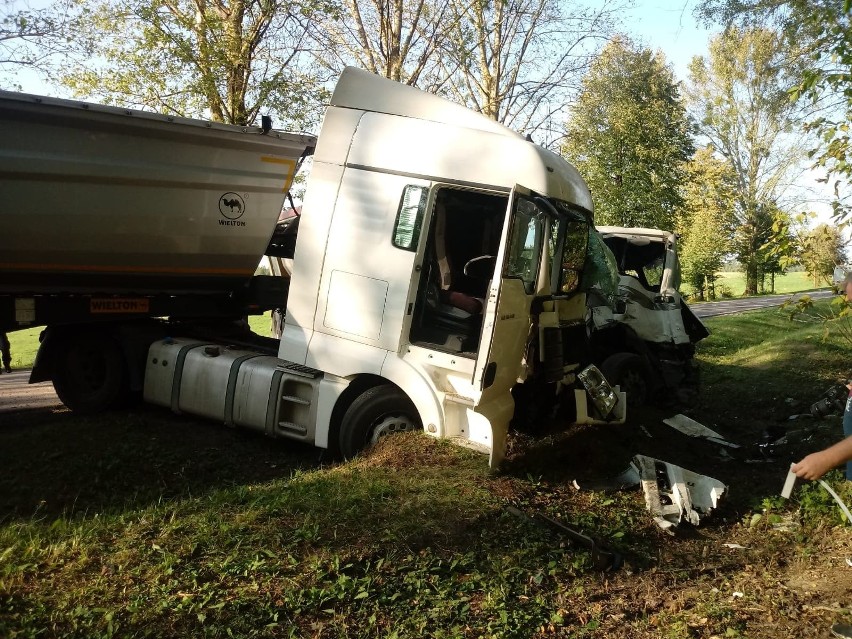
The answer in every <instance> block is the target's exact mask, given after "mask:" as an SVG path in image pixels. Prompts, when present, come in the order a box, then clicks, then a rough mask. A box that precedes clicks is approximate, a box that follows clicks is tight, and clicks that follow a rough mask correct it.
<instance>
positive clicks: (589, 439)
mask: <svg viewBox="0 0 852 639" xmlns="http://www.w3.org/2000/svg"><path fill="white" fill-rule="evenodd" d="M821 308H822V306H819V305H818V308H817V310H820V309H821ZM708 324H709V325H710V328H711V330H712V331H713V334H712V335H711V337H710V338H708V339H707V340H705V341H704V342H702V344H701V345H700V349H699V357H700V360H701V363H702V366H703V375H704V380H705V383H706V386H705V391H704V394H703V397H702V399H701V402H700V404H699V405H698V406H696V407H694V408H693V409H692V410H691V411H690V412H689V414H690V415H691V416H693V417H694V418H696V419H698V420H699V421H701V422H702V423H705V424H707V425H708V426H710V427H712V428H715V429H718V430H720V431H721V432H722V433H723V434H725V435H726V436H728V437H730V438H731V439H733V440H735V441H738V442H741V443H743V444H746V445H749V444H752V443H754V442H756V441H758V439H759V434H760V432H761V431H762V429H764V428H765V427H766V426H767V425H772V424H776V425H777V424H778V423H779V422H781V423H783V421H781V420H786V417H787V415H788V414H789V413H790V412H792V411H794V410H796V408H795V407H794V406H792V405H791V404H790V403H789V402H788V401H787V399H788V398H789V399H792V400H793V402H794V403H798V405H799V406H801V407H805V406H806V405H807V403H808V402H809V401H812V400H813V399H814V397H815V395H816V394H818V393H819V392H821V391H822V389H823V387H824V386H825V385H826V384H827V383H829V382H830V381H832V380H833V378H834V377H835V376H836V375H838V374H846V372H848V371H847V368H846V367H848V363H849V352H850V348H849V345H848V344H845V343H843V342H842V341H841V340H839V339H838V338H837V336H836V334H834V333H829V335H828V337H827V338H826V337H825V335H824V326H823V325H822V324H821V323H820V322H818V321H817V319H816V317H815V316H811V318H810V320H807V321H798V322H790V321H789V320H788V319H787V316H786V315H784V314H783V313H781V312H779V311H778V310H775V309H772V310H767V311H756V312H751V313H747V314H743V315H739V316H730V317H722V318H713V319H711V320H708ZM671 412H672V411H663V412H654V411H649V412H646V413H637V414H636V415H632V416H631V418H630V420H629V423H628V424H627V425H625V426H621V427H618V426H605V427H585V428H573V429H570V430H568V431H567V432H565V433H556V434H550V435H547V436H543V437H530V436H521V435H515V436H514V437H513V438H512V441H511V447H510V456H509V463H508V464H507V465H506V468H505V470H504V472H503V473H501V474H493V473H490V472H489V471H488V469H487V467H486V459H485V457H483V456H481V455H479V454H477V453H474V452H471V451H468V450H465V449H463V448H459V447H456V446H454V445H452V444H451V443H449V442H444V441H436V440H433V439H431V438H428V437H426V436H424V435H414V434H410V435H404V436H399V437H395V438H388V439H386V440H384V441H383V442H382V443H381V444H380V445H379V446H378V447H377V448H375V449H374V450H372V451H370V453H369V454H367V455H365V456H363V457H360V458H358V459H356V460H354V461H353V462H350V463H346V464H331V465H329V464H322V463H319V462H318V461H317V451H316V449H314V448H310V447H303V446H298V445H295V444H293V443H288V442H286V441H275V440H269V439H266V438H263V437H260V436H257V435H255V434H253V433H248V432H244V431H241V430H233V429H228V428H224V427H222V426H220V425H217V424H209V423H205V422H201V421H196V420H193V419H191V418H189V417H188V416H175V415H172V414H170V413H169V412H167V411H165V410H160V409H154V408H137V409H134V410H129V411H125V412H120V413H112V414H107V415H102V416H96V417H81V416H75V415H73V414H71V413H69V412H67V411H58V412H50V411H47V412H38V411H35V412H30V413H17V414H0V467H2V468H3V473H2V474H0V637H10V638H12V637H40V636H47V637H230V636H234V637H254V636H257V637H322V638H327V637H341V638H342V637H364V638H367V637H371V638H372V637H405V638H409V637H410V638H418V639H419V638H420V637H506V638H509V637H512V638H513V637H518V638H521V637H593V636H607V637H609V636H613V637H640V638H644V637H647V638H649V639H650V638H651V637H660V636H664V637H693V636H696V637H697V636H701V637H712V636H721V637H737V636H748V637H774V636H799V635H800V634H805V635H808V636H822V635H820V634H819V633H820V632H822V631H824V630H825V629H826V628H827V627H829V626H830V625H831V623H836V622H838V621H845V622H846V623H849V622H850V621H852V613H850V612H849V610H848V608H836V607H832V605H830V604H827V603H826V601H828V602H834V601H841V602H842V601H846V598H848V589H847V588H848V581H844V579H845V573H844V572H843V571H846V570H848V568H846V567H845V565H842V560H838V557H843V556H846V555H847V554H848V548H849V544H850V543H852V533H850V530H852V529H849V528H843V527H841V526H840V525H838V524H839V523H840V522H839V520H838V518H837V514H836V513H837V509H836V508H834V507H832V505H831V503H830V502H829V501H827V500H826V499H825V498H824V495H822V494H821V493H820V492H819V490H820V489H818V488H816V487H813V486H812V487H808V488H807V489H802V492H801V493H798V494H797V495H798V496H796V498H795V499H794V500H793V501H792V503H787V502H782V501H780V500H778V499H777V492H778V490H779V489H780V486H781V484H782V482H783V478H784V474H785V473H786V467H787V464H788V463H789V461H790V458H796V457H798V456H800V455H802V454H803V453H804V452H807V450H809V449H811V448H809V447H813V446H815V445H817V443H818V441H811V442H807V443H803V444H802V445H801V447H800V448H794V449H791V450H789V451H785V452H784V455H783V457H782V458H780V459H778V460H777V461H776V462H775V463H761V464H744V463H742V462H738V461H736V460H730V459H729V460H728V461H720V459H719V457H718V451H717V449H716V448H715V447H712V446H709V445H707V444H703V443H702V442H700V441H697V440H693V439H689V438H686V437H680V436H679V435H677V433H675V432H674V431H672V430H671V429H669V428H667V427H665V426H664V425H662V424H661V422H660V418H661V417H663V416H668V415H670V414H671ZM825 424H826V425H828V426H830V427H831V429H834V430H831V431H830V432H829V433H828V434H827V435H826V439H830V438H836V437H837V432H835V430H837V431H838V432H839V422H838V421H837V419H836V418H835V420H834V421H826V422H825ZM639 425H642V426H643V427H644V428H645V430H646V431H647V432H648V433H649V434H650V435H652V437H648V436H647V435H645V434H644V433H643V432H642V431H641V430H640V429H639V428H638V426H639ZM639 452H641V453H645V454H654V455H655V456H658V457H661V458H665V459H667V460H669V461H674V462H675V463H680V464H682V465H684V466H686V467H687V468H690V469H694V470H698V471H699V472H706V473H708V474H712V475H713V476H716V477H718V478H720V479H722V480H723V481H725V482H726V483H727V484H728V485H729V486H730V487H731V489H730V493H731V494H730V495H729V496H727V497H726V500H725V501H724V502H723V504H722V505H721V507H720V509H719V510H718V512H716V513H714V514H713V515H712V516H710V517H708V518H707V519H706V522H705V523H703V524H702V527H701V528H699V529H698V530H697V531H691V530H689V529H686V530H684V531H683V534H681V535H679V536H676V537H669V536H667V535H663V534H661V533H660V532H659V531H658V530H657V528H656V526H655V525H654V524H653V522H651V520H650V517H648V515H647V512H646V510H645V505H644V500H643V497H642V494H641V492H639V491H625V492H615V493H604V492H594V491H589V490H579V491H578V490H576V489H575V488H573V486H572V480H573V479H574V478H578V479H579V480H580V485H581V486H583V487H585V486H586V477H587V476H592V475H594V473H595V472H599V471H601V469H604V470H605V473H604V474H606V475H611V474H612V472H611V471H612V469H613V468H615V469H618V467H619V466H620V465H623V463H624V461H625V460H626V459H629V457H630V456H631V455H633V454H636V453H639ZM837 478H838V476H837V473H836V472H835V473H833V474H832V475H831V478H830V479H831V481H832V482H833V483H835V485H837V484H838V482H837ZM840 489H841V494H842V495H843V496H844V497H845V498H846V499H850V498H852V491H850V490H849V489H848V487H841V488H840ZM510 506H511V507H514V508H517V509H519V510H520V511H522V512H523V513H525V514H526V515H527V516H528V517H527V516H520V517H519V516H517V515H516V514H513V512H514V511H512V510H511V509H510V508H509V507H510ZM537 513H540V514H547V515H549V516H551V517H555V518H557V519H559V520H560V521H563V522H567V523H570V524H573V525H574V526H576V527H579V528H581V529H582V530H584V531H585V532H587V533H589V534H592V535H594V536H595V537H596V538H597V539H598V540H599V542H601V543H603V544H605V545H607V546H609V547H610V548H615V549H617V550H618V551H620V552H621V553H623V554H624V556H625V558H626V562H627V567H626V569H624V570H621V571H617V572H613V573H601V572H599V571H598V570H596V569H595V567H594V562H593V557H592V556H591V554H590V553H589V552H588V551H587V550H585V549H583V548H580V547H578V546H576V545H574V544H572V543H571V542H570V541H569V540H568V539H567V538H566V537H564V536H562V535H561V534H560V533H559V532H558V531H557V530H556V529H554V528H551V527H549V526H547V525H543V524H542V523H541V520H539V519H536V518H535V517H534V516H535V515H536V514H537ZM756 514H760V515H761V517H758V518H755V515H756ZM785 519H786V520H792V521H793V523H796V524H801V526H799V527H796V528H794V529H793V532H785V531H783V530H776V529H775V528H773V526H772V524H773V523H774V522H778V521H784V520H785ZM731 542H735V543H739V544H741V545H743V546H746V549H743V550H731V549H729V548H726V547H724V546H723V544H724V543H731ZM838 561H839V564H840V565H838ZM806 573H807V574H811V573H813V574H819V579H818V580H817V581H818V584H817V585H811V584H810V583H809V584H808V586H807V588H806V589H799V590H797V589H795V588H794V587H793V586H792V585H790V580H791V579H793V578H795V577H797V576H799V575H802V574H806ZM841 573H842V574H841ZM832 584H834V585H835V586H836V588H837V592H836V593H835V594H826V592H825V591H824V590H823V591H820V588H826V587H829V586H831V585H832ZM734 592H740V593H744V594H743V596H741V597H737V596H734V595H733V593H734ZM802 628H806V629H808V631H809V632H805V633H802V632H801V630H802ZM822 634H824V632H823V633H822Z"/></svg>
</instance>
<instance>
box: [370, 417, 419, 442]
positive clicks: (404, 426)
mask: <svg viewBox="0 0 852 639" xmlns="http://www.w3.org/2000/svg"><path fill="white" fill-rule="evenodd" d="M416 428H417V425H416V423H415V422H414V420H413V419H411V417H409V416H408V415H406V414H404V413H400V414H399V415H384V416H382V417H380V418H379V419H378V420H376V423H375V424H374V425H373V427H372V428H371V429H370V433H371V434H370V438H369V439H368V440H367V442H368V443H369V444H370V445H375V444H377V443H378V441H379V440H380V439H383V438H385V437H388V436H389V435H396V434H397V433H406V432H410V431H413V430H415V429H416Z"/></svg>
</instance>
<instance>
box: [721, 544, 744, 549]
mask: <svg viewBox="0 0 852 639" xmlns="http://www.w3.org/2000/svg"><path fill="white" fill-rule="evenodd" d="M722 545H723V546H724V547H725V548H733V549H734V550H746V549H748V546H741V545H740V544H722Z"/></svg>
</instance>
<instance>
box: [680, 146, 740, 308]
mask: <svg viewBox="0 0 852 639" xmlns="http://www.w3.org/2000/svg"><path fill="white" fill-rule="evenodd" d="M735 188H736V187H735V176H734V175H733V172H732V171H731V169H730V166H729V165H728V164H727V163H725V162H723V161H722V160H720V159H718V158H717V157H715V156H714V150H713V147H711V146H708V147H704V148H702V149H699V150H698V151H697V152H696V154H695V156H694V157H693V158H692V160H691V161H690V162H689V163H688V164H687V167H686V180H685V181H684V184H683V187H682V189H683V199H684V207H683V210H682V212H681V214H680V215H679V216H678V220H677V227H676V228H677V231H678V233H679V234H680V237H681V240H680V248H679V251H678V254H679V257H680V261H681V265H682V267H683V279H684V283H686V284H687V285H689V286H690V287H691V288H692V290H694V291H695V292H696V293H697V297H698V299H704V298H705V291H706V296H707V297H709V298H711V299H713V298H715V296H716V294H717V291H715V290H714V289H715V282H716V279H717V278H716V273H717V272H718V271H719V270H721V268H722V263H723V261H724V259H725V257H726V256H727V255H728V254H729V253H730V252H731V244H732V241H733V235H734V228H735V218H734V214H733V209H734V191H735Z"/></svg>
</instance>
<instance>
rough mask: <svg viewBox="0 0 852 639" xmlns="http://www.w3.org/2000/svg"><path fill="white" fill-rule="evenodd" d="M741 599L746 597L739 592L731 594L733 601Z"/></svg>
mask: <svg viewBox="0 0 852 639" xmlns="http://www.w3.org/2000/svg"><path fill="white" fill-rule="evenodd" d="M740 597H745V595H744V594H743V593H741V592H740V591H739V590H735V591H734V592H732V593H731V599H738V598H740Z"/></svg>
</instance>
